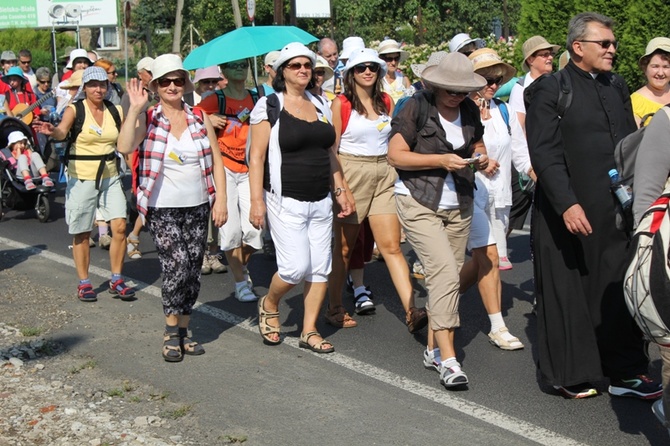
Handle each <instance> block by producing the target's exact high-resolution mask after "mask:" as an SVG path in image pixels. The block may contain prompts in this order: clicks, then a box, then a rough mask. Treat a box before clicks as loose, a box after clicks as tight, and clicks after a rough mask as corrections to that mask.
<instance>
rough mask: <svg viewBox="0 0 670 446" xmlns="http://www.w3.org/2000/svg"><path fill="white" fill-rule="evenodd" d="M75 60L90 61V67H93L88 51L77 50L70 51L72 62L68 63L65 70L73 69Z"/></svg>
mask: <svg viewBox="0 0 670 446" xmlns="http://www.w3.org/2000/svg"><path fill="white" fill-rule="evenodd" d="M75 59H86V60H88V64H89V65H93V62H92V61H91V59H89V58H88V51H86V50H85V49H83V48H76V49H74V50H72V51H70V60H68V61H67V65H65V68H68V69H72V62H74V60H75Z"/></svg>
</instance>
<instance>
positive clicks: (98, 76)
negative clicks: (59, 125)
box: [72, 66, 112, 101]
mask: <svg viewBox="0 0 670 446" xmlns="http://www.w3.org/2000/svg"><path fill="white" fill-rule="evenodd" d="M79 71H83V73H82V75H81V76H82V78H81V85H80V86H79V90H78V91H77V94H76V95H75V96H74V101H78V100H79V99H84V98H85V97H86V94H85V93H84V86H85V85H86V84H88V83H89V82H91V81H101V82H106V83H107V94H106V95H105V99H108V98H109V96H110V95H111V93H112V85H111V83H110V82H109V78H108V77H107V71H106V70H105V69H104V68H102V67H96V66H92V67H88V68H86V69H85V70H79ZM76 73H77V71H75V72H74V73H72V76H74V75H75V74H76Z"/></svg>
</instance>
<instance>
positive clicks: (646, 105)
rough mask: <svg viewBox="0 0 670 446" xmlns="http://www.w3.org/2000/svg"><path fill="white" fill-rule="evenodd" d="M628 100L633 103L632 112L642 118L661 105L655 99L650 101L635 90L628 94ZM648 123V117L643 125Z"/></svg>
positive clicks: (658, 108)
mask: <svg viewBox="0 0 670 446" xmlns="http://www.w3.org/2000/svg"><path fill="white" fill-rule="evenodd" d="M630 102H631V104H632V105H633V114H634V115H635V117H636V118H637V119H642V118H643V117H644V116H645V115H648V114H652V115H653V114H654V113H656V112H657V111H659V110H660V109H661V107H663V104H659V103H658V102H656V101H652V100H651V99H649V98H646V97H644V96H642V95H641V94H640V93H638V92H635V93H633V94H631V95H630ZM646 124H649V119H647V121H646V122H645V125H646Z"/></svg>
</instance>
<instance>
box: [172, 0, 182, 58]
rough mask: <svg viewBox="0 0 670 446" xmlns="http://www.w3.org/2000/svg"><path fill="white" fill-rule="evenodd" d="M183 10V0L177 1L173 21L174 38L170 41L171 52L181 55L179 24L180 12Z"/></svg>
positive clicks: (180, 19) (180, 20)
mask: <svg viewBox="0 0 670 446" xmlns="http://www.w3.org/2000/svg"><path fill="white" fill-rule="evenodd" d="M183 10H184V0H177V15H176V16H175V19H174V38H173V40H172V52H173V53H174V54H180V53H181V22H182V12H183Z"/></svg>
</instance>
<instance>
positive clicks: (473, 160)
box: [463, 158, 477, 164]
mask: <svg viewBox="0 0 670 446" xmlns="http://www.w3.org/2000/svg"><path fill="white" fill-rule="evenodd" d="M463 161H465V162H466V163H468V164H472V163H474V162H475V161H477V158H463Z"/></svg>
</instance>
